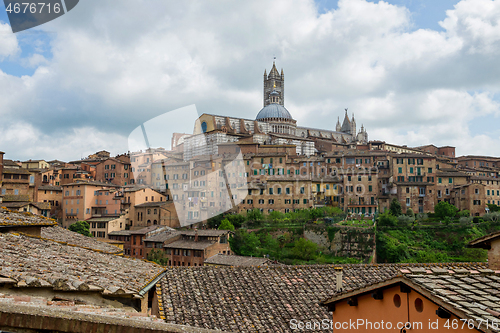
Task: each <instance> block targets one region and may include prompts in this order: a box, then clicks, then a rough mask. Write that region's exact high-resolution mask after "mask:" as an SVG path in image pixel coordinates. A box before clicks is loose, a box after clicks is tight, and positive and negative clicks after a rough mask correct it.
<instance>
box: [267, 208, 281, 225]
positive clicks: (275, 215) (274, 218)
mask: <svg viewBox="0 0 500 333" xmlns="http://www.w3.org/2000/svg"><path fill="white" fill-rule="evenodd" d="M268 218H269V219H270V220H271V221H273V222H278V221H280V220H283V219H284V218H285V214H283V213H282V212H280V211H279V210H273V211H272V212H271V213H269V215H268Z"/></svg>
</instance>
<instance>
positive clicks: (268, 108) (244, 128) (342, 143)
mask: <svg viewBox="0 0 500 333" xmlns="http://www.w3.org/2000/svg"><path fill="white" fill-rule="evenodd" d="M332 125H333V124H332ZM367 142H368V134H367V132H366V130H365V128H364V127H363V126H361V129H360V131H359V132H357V129H356V120H355V119H354V115H352V117H351V118H349V116H348V114H347V109H346V110H345V116H344V120H343V122H342V125H341V124H340V118H338V119H337V124H336V127H335V130H328V129H319V128H309V127H302V126H298V125H297V121H296V120H295V119H293V117H292V115H291V113H290V112H289V111H288V110H287V109H286V107H285V75H284V72H283V69H281V73H280V72H278V70H277V68H276V64H275V63H274V62H273V67H272V68H271V71H270V72H269V74H267V71H264V94H263V108H262V109H261V110H260V111H259V112H258V113H257V116H256V118H255V119H244V118H236V117H228V116H223V115H213V114H202V115H201V116H200V117H199V118H198V119H197V121H196V123H195V128H194V132H193V136H191V137H189V138H186V140H185V141H184V160H190V159H192V158H193V157H195V156H199V155H214V154H218V153H219V151H218V146H219V145H220V144H226V143H238V144H239V143H241V144H249V143H258V144H260V145H292V146H294V147H295V152H296V154H297V155H306V156H311V155H314V154H316V153H321V152H326V151H331V150H336V149H340V148H342V147H346V146H347V147H351V148H352V146H355V145H357V144H365V143H367Z"/></svg>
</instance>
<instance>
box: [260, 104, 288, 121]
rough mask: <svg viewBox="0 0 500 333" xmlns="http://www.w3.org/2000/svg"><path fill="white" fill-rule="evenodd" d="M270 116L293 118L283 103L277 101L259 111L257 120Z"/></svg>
mask: <svg viewBox="0 0 500 333" xmlns="http://www.w3.org/2000/svg"><path fill="white" fill-rule="evenodd" d="M268 118H282V119H290V120H292V116H291V115H290V112H288V110H287V109H286V108H285V107H284V106H283V105H281V104H276V103H272V104H269V105H266V106H265V107H264V108H263V109H262V110H260V111H259V113H258V114H257V118H255V120H263V119H268Z"/></svg>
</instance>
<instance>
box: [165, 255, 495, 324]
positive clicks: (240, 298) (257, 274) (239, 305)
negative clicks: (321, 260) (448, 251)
mask: <svg viewBox="0 0 500 333" xmlns="http://www.w3.org/2000/svg"><path fill="white" fill-rule="evenodd" d="M338 266H342V267H343V284H344V288H345V290H354V289H357V288H361V287H363V286H366V285H369V284H373V283H376V282H380V281H385V280H388V279H391V278H395V277H398V276H402V273H401V269H404V268H408V267H426V268H428V267H441V268H445V269H447V270H448V269H460V268H466V269H468V270H469V269H482V268H486V264H485V263H446V264H381V265H310V266H284V265H268V266H260V267H258V266H250V267H227V266H226V267H221V266H201V267H172V269H169V270H167V271H166V275H165V276H164V277H163V278H162V279H161V280H160V282H159V285H160V288H161V298H162V301H163V304H164V307H163V314H162V317H164V318H165V320H166V321H167V322H168V323H175V324H181V323H182V324H185V325H189V326H196V327H203V328H210V329H219V330H222V331H234V332H273V333H274V332H289V331H290V326H289V323H290V320H291V319H294V318H295V319H300V318H303V319H304V320H305V319H307V320H311V321H321V320H323V319H331V314H330V313H329V312H328V310H327V309H326V308H325V307H323V306H320V302H321V301H323V300H325V299H327V298H328V297H329V296H330V295H332V294H334V293H335V290H336V281H335V276H336V272H335V267H338ZM179 290H189V292H179ZM195 295H196V296H195Z"/></svg>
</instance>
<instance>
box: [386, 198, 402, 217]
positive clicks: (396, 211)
mask: <svg viewBox="0 0 500 333" xmlns="http://www.w3.org/2000/svg"><path fill="white" fill-rule="evenodd" d="M389 211H390V213H391V214H392V215H393V216H399V215H403V211H402V209H401V204H400V203H399V201H398V199H392V201H391V205H390V206H389Z"/></svg>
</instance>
